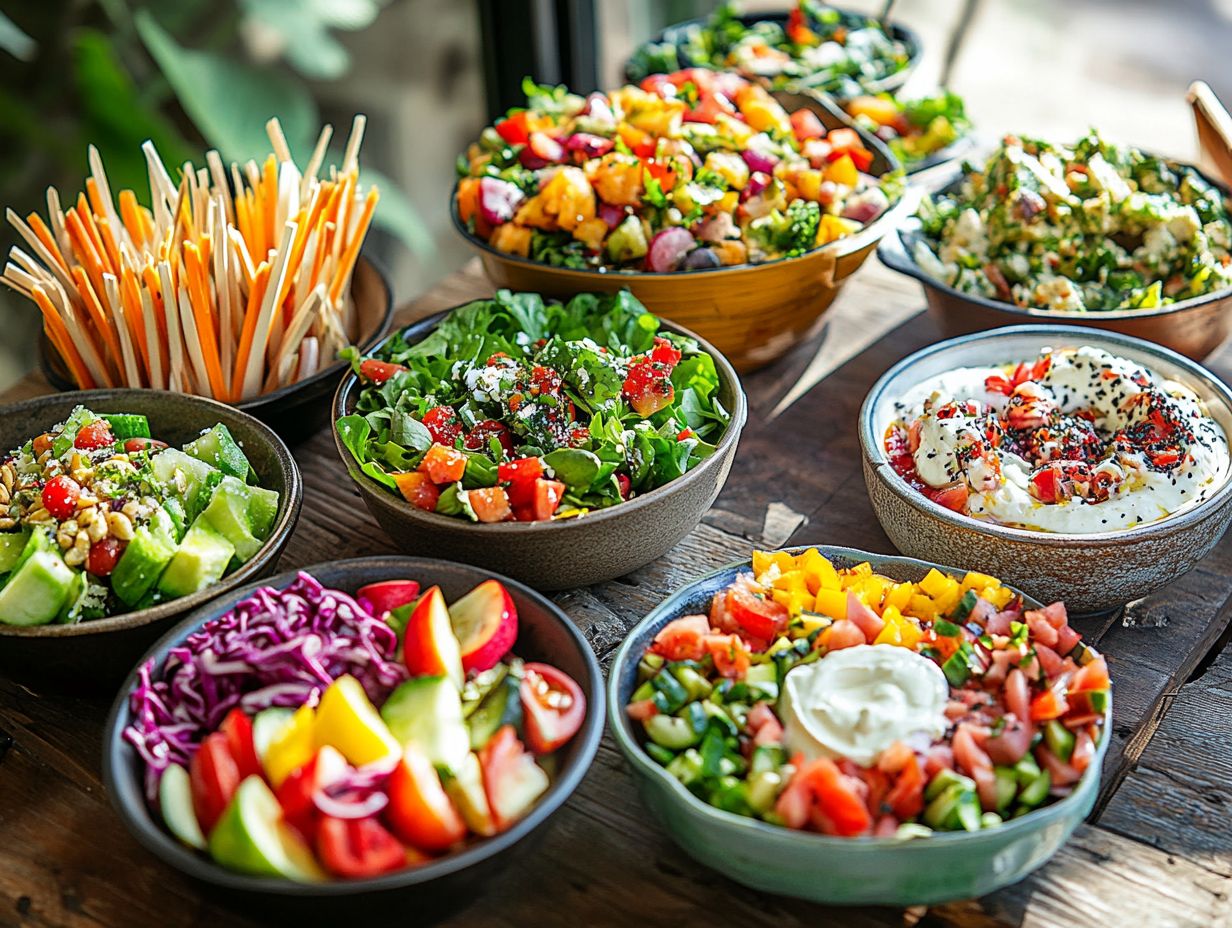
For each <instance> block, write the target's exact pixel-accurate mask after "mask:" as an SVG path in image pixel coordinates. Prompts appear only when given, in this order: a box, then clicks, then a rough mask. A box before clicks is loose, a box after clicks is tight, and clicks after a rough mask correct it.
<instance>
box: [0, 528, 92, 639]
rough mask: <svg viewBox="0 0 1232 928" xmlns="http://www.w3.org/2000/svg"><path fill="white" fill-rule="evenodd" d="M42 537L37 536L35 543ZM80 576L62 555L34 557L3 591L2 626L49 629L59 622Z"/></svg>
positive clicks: (0, 599) (45, 553)
mask: <svg viewBox="0 0 1232 928" xmlns="http://www.w3.org/2000/svg"><path fill="white" fill-rule="evenodd" d="M41 535H42V533H41V532H35V533H34V535H32V536H31V540H33V539H34V538H37V537H40V536H41ZM27 547H29V545H27ZM76 575H77V574H76V572H75V571H74V570H73V568H71V567H69V566H68V565H67V564H65V563H64V558H62V557H61V556H60V553H59V552H58V551H49V550H36V551H34V552H32V553H30V554H29V556H27V557H25V560H24V561H23V562H22V564H21V566H20V567H18V568H17V569H16V570H14V571H13V573H12V575H11V576H10V577H9V579H8V583H6V584H5V585H4V589H3V590H0V622H7V623H8V624H9V625H46V624H47V623H48V622H51V621H53V620H55V619H56V617H57V616H59V614H60V610H61V609H62V608H63V607H64V604H65V602H66V601H67V600H68V597H69V593H70V592H72V589H73V582H74V577H75V576H76Z"/></svg>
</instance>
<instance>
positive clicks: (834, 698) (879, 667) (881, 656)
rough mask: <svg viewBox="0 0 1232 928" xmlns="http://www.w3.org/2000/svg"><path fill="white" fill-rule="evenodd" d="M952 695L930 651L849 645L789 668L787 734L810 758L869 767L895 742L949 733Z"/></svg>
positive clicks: (788, 740) (785, 710)
mask: <svg viewBox="0 0 1232 928" xmlns="http://www.w3.org/2000/svg"><path fill="white" fill-rule="evenodd" d="M948 698H949V684H948V682H947V681H946V679H945V674H944V673H942V671H941V668H940V667H938V666H937V664H936V663H934V662H933V661H931V660H929V659H928V658H927V657H923V656H922V655H920V654H917V653H916V652H914V651H911V650H908V649H907V648H900V647H897V646H895V645H890V644H862V645H856V646H855V647H853V648H843V649H842V650H840V651H834V652H832V653H830V654H827V655H826V656H825V657H823V658H822V659H821V660H819V661H816V662H814V663H812V664H803V665H801V666H799V667H795V668H793V669H792V670H791V671H789V672H788V674H787V676H786V677H785V678H784V680H783V698H782V700H781V702H780V704H779V708H780V710H781V713H782V716H783V737H784V741H785V742H786V744H787V747H788V749H789V750H790V751H791V752H792V753H793V754H794V753H796V752H799V753H801V754H803V755H804V756H805V758H806V759H808V760H813V759H815V758H818V757H829V758H832V759H834V758H839V757H847V758H850V759H851V760H853V761H855V762H856V763H857V764H860V765H861V766H865V767H868V766H871V765H872V764H874V763H876V761H877V758H878V757H879V756H880V755H881V752H882V751H884V750H885V749H886V748H888V747H889V746H890V745H891V744H893V743H894V742H895V741H905V740H908V739H910V738H912V737H913V736H920V735H923V736H925V737H926V738H927V739H928V740H929V741H932V740H933V739H935V738H939V737H940V736H941V735H943V734H944V733H945V729H946V724H947V723H946V718H945V705H946V701H947V700H948Z"/></svg>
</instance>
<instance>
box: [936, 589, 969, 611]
mask: <svg viewBox="0 0 1232 928" xmlns="http://www.w3.org/2000/svg"><path fill="white" fill-rule="evenodd" d="M960 599H962V593H961V592H960V591H959V589H958V584H957V583H955V584H954V588H953V589H951V590H947V591H946V592H945V593H942V594H941V595H940V596H934V597H933V606H934V608H936V610H937V614H938V615H949V614H950V613H951V612H953V611H954V610H955V609H956V608H957V607H958V601H959V600H960Z"/></svg>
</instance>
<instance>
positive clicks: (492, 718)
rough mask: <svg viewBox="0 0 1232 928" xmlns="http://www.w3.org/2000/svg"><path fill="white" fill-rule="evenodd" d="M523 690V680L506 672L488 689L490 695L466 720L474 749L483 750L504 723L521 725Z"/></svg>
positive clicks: (472, 748)
mask: <svg viewBox="0 0 1232 928" xmlns="http://www.w3.org/2000/svg"><path fill="white" fill-rule="evenodd" d="M521 691H522V681H521V680H520V679H519V678H517V677H515V676H514V675H513V674H506V675H505V676H504V677H503V678H502V679H501V681H500V682H499V683H497V684H496V686H494V687H492V689H491V690H489V691H488V695H487V696H485V697H484V698H483V700H482V701H481V702H480V703H479V706H478V707H477V708H476V709H475V711H474V712H472V713H471V714H470V717H469V718H468V719H467V720H466V726H467V728H468V729H469V731H470V746H471V750H472V751H479V750H482V748H483V746H484V745H485V744H487V743H488V741H490V740H491V738H492V736H493V735H494V734H496V731H497V729H499V728H500V727H501V726H502V725H513V726H515V727H518V726H521V724H522V695H521Z"/></svg>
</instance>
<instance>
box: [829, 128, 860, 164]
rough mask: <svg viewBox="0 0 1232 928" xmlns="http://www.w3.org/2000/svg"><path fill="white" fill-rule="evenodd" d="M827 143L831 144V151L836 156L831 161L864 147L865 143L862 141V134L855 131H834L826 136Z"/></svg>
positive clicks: (843, 129) (844, 129)
mask: <svg viewBox="0 0 1232 928" xmlns="http://www.w3.org/2000/svg"><path fill="white" fill-rule="evenodd" d="M826 141H827V142H829V143H830V150H831V152H832V154H834V157H832V158H831V159H830V160H831V161H833V160H834V158H836V157H837V156H838V155H840V154H844V153H846V152H849V151H851V150H852V149H861V148H863V147H864V143H863V142H862V141H860V133H858V132H857V131H856V130H855V129H848V128H842V129H834V130H832V131H831V132H830V134H829V135H827V136H826Z"/></svg>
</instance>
